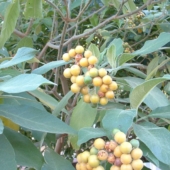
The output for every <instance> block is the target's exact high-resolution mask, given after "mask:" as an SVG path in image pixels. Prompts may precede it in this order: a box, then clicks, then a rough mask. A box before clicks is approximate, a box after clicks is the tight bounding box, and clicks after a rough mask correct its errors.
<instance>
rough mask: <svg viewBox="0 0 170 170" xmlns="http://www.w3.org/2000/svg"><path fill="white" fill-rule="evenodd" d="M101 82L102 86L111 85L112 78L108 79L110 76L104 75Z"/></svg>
mask: <svg viewBox="0 0 170 170" xmlns="http://www.w3.org/2000/svg"><path fill="white" fill-rule="evenodd" d="M102 80H103V83H104V84H108V85H109V84H111V83H112V78H111V77H110V76H108V75H105V76H104V77H103V78H102Z"/></svg>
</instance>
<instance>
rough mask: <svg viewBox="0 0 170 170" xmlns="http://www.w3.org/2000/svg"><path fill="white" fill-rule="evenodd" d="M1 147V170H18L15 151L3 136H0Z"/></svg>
mask: <svg viewBox="0 0 170 170" xmlns="http://www.w3.org/2000/svg"><path fill="white" fill-rule="evenodd" d="M0 146H1V148H0V166H1V170H17V163H16V161H15V153H14V150H13V148H12V146H11V144H10V143H9V141H8V140H7V138H6V137H5V136H4V135H3V134H2V135H0Z"/></svg>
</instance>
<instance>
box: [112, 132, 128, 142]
mask: <svg viewBox="0 0 170 170" xmlns="http://www.w3.org/2000/svg"><path fill="white" fill-rule="evenodd" d="M114 140H115V141H116V142H117V143H119V144H121V143H123V142H125V141H126V135H125V134H124V133H123V132H117V133H116V134H115V136H114Z"/></svg>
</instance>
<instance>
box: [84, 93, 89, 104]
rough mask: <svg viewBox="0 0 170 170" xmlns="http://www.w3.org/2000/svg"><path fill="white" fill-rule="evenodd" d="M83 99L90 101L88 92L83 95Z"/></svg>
mask: <svg viewBox="0 0 170 170" xmlns="http://www.w3.org/2000/svg"><path fill="white" fill-rule="evenodd" d="M83 101H84V102H85V103H90V95H89V94H85V95H84V96H83Z"/></svg>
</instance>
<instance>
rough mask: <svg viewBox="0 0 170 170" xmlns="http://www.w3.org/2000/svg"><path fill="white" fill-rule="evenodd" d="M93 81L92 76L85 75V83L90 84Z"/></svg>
mask: <svg viewBox="0 0 170 170" xmlns="http://www.w3.org/2000/svg"><path fill="white" fill-rule="evenodd" d="M91 83H92V78H91V77H90V76H85V77H84V84H85V85H88V84H91Z"/></svg>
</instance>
